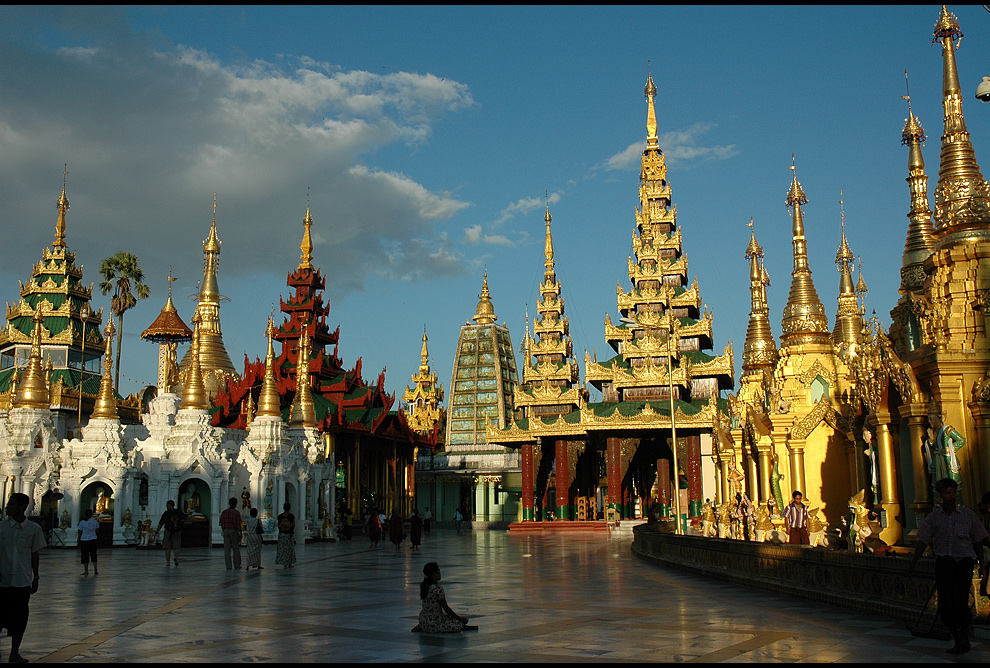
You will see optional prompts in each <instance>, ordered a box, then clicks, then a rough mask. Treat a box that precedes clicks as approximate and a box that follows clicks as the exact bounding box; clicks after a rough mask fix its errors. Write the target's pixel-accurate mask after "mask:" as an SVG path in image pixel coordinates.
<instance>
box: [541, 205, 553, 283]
mask: <svg viewBox="0 0 990 668" xmlns="http://www.w3.org/2000/svg"><path fill="white" fill-rule="evenodd" d="M543 219H544V220H545V221H546V222H547V238H546V242H545V243H544V245H543V254H544V256H545V257H546V259H545V260H544V261H543V266H544V267H546V276H547V277H551V279H552V276H553V237H552V236H550V221H551V220H553V219H552V218H551V217H550V202H549V201H548V202H547V215H546V216H544V217H543Z"/></svg>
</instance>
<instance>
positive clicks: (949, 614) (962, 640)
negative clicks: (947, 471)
mask: <svg viewBox="0 0 990 668" xmlns="http://www.w3.org/2000/svg"><path fill="white" fill-rule="evenodd" d="M935 491H936V492H938V495H939V497H940V498H941V500H942V503H941V505H938V506H935V509H934V510H932V512H931V513H929V514H928V516H927V517H925V519H924V520H923V521H922V522H921V526H920V527H919V528H918V547H917V548H916V549H915V551H914V556H913V557H912V559H911V565H910V567H909V568H908V574H909V575H910V574H911V573H912V572H913V571H914V566H915V564H917V563H918V559H920V558H921V555H922V554H924V552H925V549H926V548H927V547H928V546H929V545H930V544H931V543H932V542H933V541H934V543H935V546H934V550H935V588H936V591H937V592H938V615H939V617H940V618H941V619H942V623H943V624H945V626H946V627H947V628H948V629H949V633H951V634H952V639H953V641H955V644H953V646H952V648H951V649H949V650H948V652H949V653H950V654H965V653H966V652H968V651H969V649H970V647H969V622H970V619H971V617H972V615H971V614H970V612H969V590H970V589H971V588H972V586H973V561H974V560H975V561H976V562H977V563H979V564H980V574H981V575H982V574H983V573H984V572H985V570H986V564H985V563H983V545H984V543H986V541H987V530H986V529H985V528H984V527H983V523H982V522H980V518H979V517H977V515H976V513H974V512H973V511H972V510H970V509H969V508H963V507H962V506H958V505H956V501H957V497H958V494H957V485H956V481H955V480H953V479H952V478H943V479H942V480H939V481H938V482H937V483H935Z"/></svg>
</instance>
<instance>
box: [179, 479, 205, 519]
mask: <svg viewBox="0 0 990 668" xmlns="http://www.w3.org/2000/svg"><path fill="white" fill-rule="evenodd" d="M185 489H186V491H185V492H183V494H182V498H180V499H179V501H180V502H181V503H180V505H181V507H182V511H183V512H184V513H185V514H186V515H188V516H189V517H203V513H202V512H201V511H200V501H199V492H197V491H196V483H194V482H190V483H189V484H187V485H186V488H185Z"/></svg>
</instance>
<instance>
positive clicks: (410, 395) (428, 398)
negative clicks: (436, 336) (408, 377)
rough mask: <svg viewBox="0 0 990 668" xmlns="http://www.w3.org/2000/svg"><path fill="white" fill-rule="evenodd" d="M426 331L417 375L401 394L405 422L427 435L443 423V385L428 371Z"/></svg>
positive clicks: (414, 375)
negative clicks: (410, 385)
mask: <svg viewBox="0 0 990 668" xmlns="http://www.w3.org/2000/svg"><path fill="white" fill-rule="evenodd" d="M427 342H428V339H427V337H426V330H425V329H424V330H423V350H422V351H421V352H420V355H419V356H420V362H419V373H416V374H413V376H412V382H413V386H412V387H407V388H406V391H405V392H403V394H402V401H403V402H404V403H405V414H406V420H407V421H408V422H409V427H410V428H411V429H412V430H413V431H415V432H417V433H419V434H429V433H430V432H432V431H433V428H434V426H435V425H437V424H438V423H441V422H442V421H443V413H444V410H443V407H442V406H441V404H442V403H443V385H442V384H441V385H438V384H437V375H436V374H435V373H434V372H433V371H432V370H431V369H430V350H429V347H428V345H427Z"/></svg>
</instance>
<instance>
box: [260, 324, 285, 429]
mask: <svg viewBox="0 0 990 668" xmlns="http://www.w3.org/2000/svg"><path fill="white" fill-rule="evenodd" d="M273 310H274V309H273ZM265 335H266V336H267V338H268V353H267V354H266V355H265V379H264V381H262V384H261V394H260V395H259V396H258V412H257V413H255V417H263V416H264V417H278V418H280V417H282V408H281V403H280V402H279V396H278V387H277V385H276V383H275V347H274V344H273V342H272V340H273V339H274V337H275V323H274V318H273V317H272V316H269V317H268V328H267V329H266V330H265Z"/></svg>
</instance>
